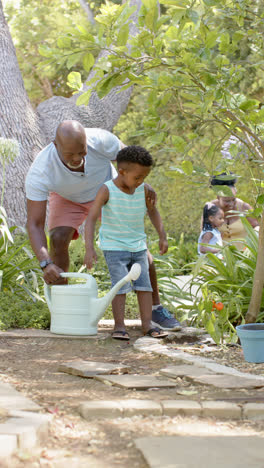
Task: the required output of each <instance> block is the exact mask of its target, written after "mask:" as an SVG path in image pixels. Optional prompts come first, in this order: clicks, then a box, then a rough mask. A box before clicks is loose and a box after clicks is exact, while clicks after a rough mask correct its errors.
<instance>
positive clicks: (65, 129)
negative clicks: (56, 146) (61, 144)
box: [55, 120, 86, 142]
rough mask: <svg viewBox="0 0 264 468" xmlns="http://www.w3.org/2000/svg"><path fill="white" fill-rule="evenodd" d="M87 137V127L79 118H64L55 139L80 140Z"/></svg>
mask: <svg viewBox="0 0 264 468" xmlns="http://www.w3.org/2000/svg"><path fill="white" fill-rule="evenodd" d="M83 137H84V138H85V137H86V136H85V129H84V127H83V126H82V124H80V122H77V120H64V121H63V122H61V123H60V125H59V126H58V128H57V130H56V137H55V141H56V142H58V141H62V140H65V139H66V140H78V139H80V138H83Z"/></svg>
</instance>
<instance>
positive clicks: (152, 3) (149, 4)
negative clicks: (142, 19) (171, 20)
mask: <svg viewBox="0 0 264 468" xmlns="http://www.w3.org/2000/svg"><path fill="white" fill-rule="evenodd" d="M142 3H143V5H144V6H145V7H146V8H147V9H152V8H155V7H156V6H157V0H142Z"/></svg>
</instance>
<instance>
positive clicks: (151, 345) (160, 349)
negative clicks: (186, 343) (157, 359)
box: [133, 337, 264, 383]
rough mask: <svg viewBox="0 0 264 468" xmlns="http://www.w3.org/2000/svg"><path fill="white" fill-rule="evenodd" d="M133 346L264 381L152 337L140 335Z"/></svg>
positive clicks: (211, 368)
mask: <svg viewBox="0 0 264 468" xmlns="http://www.w3.org/2000/svg"><path fill="white" fill-rule="evenodd" d="M133 346H134V348H135V349H136V350H138V351H140V352H143V353H154V354H158V355H161V356H167V357H169V358H171V359H173V360H175V361H177V362H178V363H182V364H193V365H196V366H198V367H205V368H206V369H208V370H211V371H212V372H213V373H214V374H228V375H234V376H237V377H243V378H246V379H252V380H255V381H256V380H257V381H259V382H260V383H261V382H264V377H263V376H260V375H255V374H247V373H245V372H240V371H238V370H237V369H234V368H233V367H228V366H224V365H222V364H217V363H215V362H214V361H213V360H212V359H207V358H203V357H200V356H193V355H192V354H188V353H187V352H183V351H178V350H175V349H170V348H168V346H166V345H165V344H160V343H157V340H155V339H154V338H148V337H142V338H138V339H137V340H136V341H135V343H134V344H133Z"/></svg>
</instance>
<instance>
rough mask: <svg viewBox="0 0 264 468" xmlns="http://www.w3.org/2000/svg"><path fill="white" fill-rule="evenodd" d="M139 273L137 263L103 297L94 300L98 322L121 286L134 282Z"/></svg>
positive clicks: (139, 267) (139, 269) (139, 268)
mask: <svg viewBox="0 0 264 468" xmlns="http://www.w3.org/2000/svg"><path fill="white" fill-rule="evenodd" d="M140 273H141V266H140V265H139V263H134V265H132V268H131V270H130V271H129V273H128V274H127V275H126V276H125V277H124V278H122V279H121V280H120V281H118V283H116V284H115V286H114V287H113V288H112V289H111V290H110V291H109V292H108V293H107V294H106V295H105V296H104V297H101V298H99V299H98V298H97V299H96V304H97V310H98V311H99V317H98V316H97V319H98V320H100V319H101V318H102V317H103V315H104V312H105V310H106V309H107V307H108V306H109V305H110V304H111V302H112V300H113V299H114V297H115V296H116V294H117V293H118V291H119V289H121V288H122V286H124V284H126V283H128V281H131V280H134V281H135V280H136V279H138V277H139V276H140Z"/></svg>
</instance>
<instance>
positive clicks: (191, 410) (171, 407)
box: [161, 400, 202, 417]
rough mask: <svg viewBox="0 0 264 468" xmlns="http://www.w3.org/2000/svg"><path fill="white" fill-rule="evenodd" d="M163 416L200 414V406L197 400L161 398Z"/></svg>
mask: <svg viewBox="0 0 264 468" xmlns="http://www.w3.org/2000/svg"><path fill="white" fill-rule="evenodd" d="M161 406H162V414H163V415H164V416H170V417H174V416H178V415H184V416H201V415H202V406H201V404H200V403H199V402H198V401H192V400H163V401H161Z"/></svg>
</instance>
